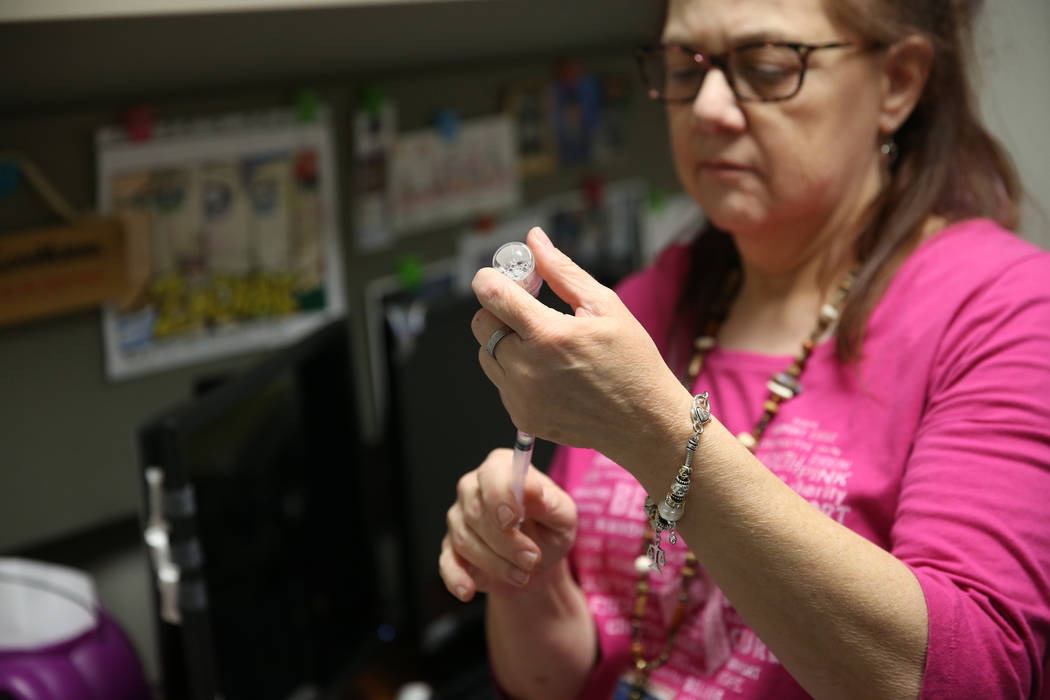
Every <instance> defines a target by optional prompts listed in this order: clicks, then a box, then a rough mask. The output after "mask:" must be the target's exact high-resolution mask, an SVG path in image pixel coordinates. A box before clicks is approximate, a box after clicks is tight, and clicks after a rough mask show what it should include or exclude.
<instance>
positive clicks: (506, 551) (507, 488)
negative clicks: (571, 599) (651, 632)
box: [438, 448, 576, 601]
mask: <svg viewBox="0 0 1050 700" xmlns="http://www.w3.org/2000/svg"><path fill="white" fill-rule="evenodd" d="M512 455H513V451H512V450H510V449H507V448H502V449H498V450H493V451H492V452H491V453H490V454H489V456H488V457H487V458H486V459H485V461H484V462H482V464H481V466H480V467H478V468H477V469H475V470H474V471H471V472H468V473H467V474H465V475H463V477H462V478H461V479H460V480H459V485H458V486H457V488H456V502H455V503H453V504H452V507H451V508H449V509H448V517H447V524H448V532H446V533H445V538H444V539H443V540H442V541H441V556H440V557H439V559H438V568H439V570H440V573H441V578H442V579H443V580H444V581H445V586H446V587H447V588H448V590H449V592H451V593H452V595H454V596H456V597H457V598H459V599H460V600H463V601H467V600H470V599H471V598H473V597H474V594H475V593H477V592H478V591H481V592H486V593H487V592H503V593H510V592H513V591H520V590H522V589H524V588H526V587H529V586H530V585H532V584H533V583H535V582H536V581H537V580H538V579H542V578H543V575H544V573H545V572H547V571H549V570H551V569H552V568H553V567H554V565H555V564H557V563H558V562H559V561H561V560H562V559H563V558H564V557H565V555H566V553H568V551H569V549H570V548H571V547H572V543H573V541H574V540H575V539H576V504H575V503H574V502H573V500H572V498H571V497H570V496H569V494H567V493H566V492H565V491H563V490H562V489H561V488H559V487H558V486H557V484H555V483H554V482H553V481H551V479H550V477H548V476H547V475H546V474H544V473H543V472H541V471H539V470H538V469H535V468H533V467H532V466H531V465H530V466H529V471H528V474H527V476H526V478H525V497H524V500H525V521H524V522H523V523H522V525H521V528H520V529H518V528H516V527H515V526H514V525H515V523H517V522H518V520H519V518H520V509H519V506H518V504H517V503H516V502H515V500H514V495H513V493H512V492H511V485H510V475H511V459H512Z"/></svg>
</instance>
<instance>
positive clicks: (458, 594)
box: [456, 586, 467, 600]
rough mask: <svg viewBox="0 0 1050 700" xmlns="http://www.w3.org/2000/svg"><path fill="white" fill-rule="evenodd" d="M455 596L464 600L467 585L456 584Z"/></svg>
mask: <svg viewBox="0 0 1050 700" xmlns="http://www.w3.org/2000/svg"><path fill="white" fill-rule="evenodd" d="M456 597H457V598H459V599H460V600H465V599H466V597H467V587H466V586H456Z"/></svg>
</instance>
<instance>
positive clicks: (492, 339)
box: [485, 326, 514, 361]
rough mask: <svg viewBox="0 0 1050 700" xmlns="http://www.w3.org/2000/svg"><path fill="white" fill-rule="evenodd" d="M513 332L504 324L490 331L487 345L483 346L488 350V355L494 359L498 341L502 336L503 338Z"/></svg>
mask: <svg viewBox="0 0 1050 700" xmlns="http://www.w3.org/2000/svg"><path fill="white" fill-rule="evenodd" d="M513 332H514V331H512V330H511V329H509V328H507V327H506V326H503V327H502V328H497V329H496V330H494V331H492V335H490V336H489V342H488V345H486V346H485V349H486V350H488V351H489V356H490V357H491V358H492V359H493V360H495V359H496V346H497V345H499V341H501V340H503V338H505V337H506V336H507V335H508V334H509V333H513ZM497 361H498V360H497Z"/></svg>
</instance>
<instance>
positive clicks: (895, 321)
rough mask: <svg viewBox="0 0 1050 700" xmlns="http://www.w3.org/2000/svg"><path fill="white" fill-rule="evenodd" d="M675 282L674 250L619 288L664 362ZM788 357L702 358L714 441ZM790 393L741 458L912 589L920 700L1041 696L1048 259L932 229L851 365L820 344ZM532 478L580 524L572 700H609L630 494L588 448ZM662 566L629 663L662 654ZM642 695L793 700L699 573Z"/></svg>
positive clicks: (753, 407)
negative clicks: (875, 555) (915, 592)
mask: <svg viewBox="0 0 1050 700" xmlns="http://www.w3.org/2000/svg"><path fill="white" fill-rule="evenodd" d="M687 265H688V251H687V250H686V249H685V248H684V247H681V246H679V247H673V248H670V249H668V250H667V251H665V253H664V254H663V255H662V256H661V257H660V258H659V259H658V260H657V262H656V263H655V265H654V266H652V267H650V268H649V269H647V270H645V271H643V272H641V273H639V274H637V275H635V276H633V277H631V278H629V279H628V280H626V281H625V282H624V283H623V284H622V285H621V286H620V288H619V293H620V295H621V298H622V299H623V300H624V302H625V303H626V304H627V306H628V307H629V308H630V309H631V311H632V312H633V313H634V314H635V316H636V317H637V318H638V320H639V321H640V322H641V323H642V325H643V326H645V328H646V330H648V332H649V333H650V335H651V336H652V337H653V339H654V340H655V341H656V342H657V344H658V345H659V346H660V348H661V350H662V351H663V352H664V354H665V356H666V353H667V348H666V347H665V343H666V335H667V330H668V326H669V324H670V322H671V318H672V314H673V311H674V308H675V301H676V298H677V295H678V291H679V289H680V286H681V284H682V280H683V276H684V274H685V271H686V267H687ZM790 359H791V358H789V357H771V356H765V355H757V354H753V353H748V352H740V351H729V350H722V349H718V348H716V349H715V350H713V351H712V352H711V353H710V354H709V356H708V358H707V360H706V362H705V367H704V370H703V372H702V373H701V374H700V376H699V377H698V380H697V385H696V387H694V391H695V392H699V391H710V393H711V404H712V407H713V410H714V412H715V415H717V416H718V418H719V420H721V421H722V423H724V424H725V425H726V427H727V428H729V429H730V430H731V431H733V432H734V433H735V432H739V431H741V430H745V429H750V428H751V427H752V426H754V424H755V422H756V421H757V419H758V418H759V416H760V415H761V411H762V403H763V400H764V399H765V396H766V391H767V390H766V388H765V385H766V382H767V381H768V379H769V377H770V376H771V375H772V374H774V373H776V372H780V371H783V370H784V369H785V368H786V367H787V366H788V364H789V363H790ZM802 386H803V389H802V392H801V393H800V394H799V395H798V396H797V397H796V398H795V399H793V400H791V401H789V402H787V403H786V404H784V405H783V407H782V409H781V411H780V413H779V415H777V417H776V418H774V419H773V421H772V423H771V424H770V427H769V428H768V430H767V431H766V433H765V436H764V437H763V439H762V442H761V444H760V445H759V447H758V451H757V456H758V458H759V459H760V460H761V461H762V463H763V464H765V465H766V466H767V467H768V468H769V469H770V470H772V471H773V472H774V473H775V474H777V476H779V477H780V478H781V479H783V480H784V481H785V482H786V483H787V484H789V485H790V486H791V487H792V488H793V489H794V490H795V491H796V492H798V493H799V494H801V495H802V496H803V497H804V498H806V499H807V500H809V501H810V502H811V503H812V504H813V505H815V506H816V507H817V508H819V509H820V510H821V511H822V512H824V513H825V514H827V515H828V517H831V518H834V519H836V520H838V521H839V522H841V523H843V524H845V525H846V526H847V527H849V528H850V529H852V530H854V531H856V532H858V533H860V534H861V535H863V536H864V537H866V538H868V539H869V540H871V541H873V542H875V543H877V544H878V545H879V546H881V547H884V548H885V549H887V550H889V551H890V552H892V553H893V554H894V555H895V556H897V557H898V558H899V559H900V560H901V561H903V562H904V563H906V564H907V565H908V566H909V567H911V568H912V570H913V571H914V572H915V574H916V576H917V577H918V580H919V582H920V584H921V585H922V589H923V592H924V593H925V596H926V602H927V605H928V607H929V651H928V655H927V661H926V672H925V676H924V679H923V689H922V695H923V697H929V698H934V697H936V698H996V697H1003V698H1020V697H1029V696H1034V697H1039V696H1038V695H1037V694H1038V693H1042V694H1043V695H1042V697H1050V691H1047V689H1046V688H1047V682H1048V681H1047V673H1048V671H1050V668H1048V665H1047V640H1048V639H1050V255H1048V254H1047V253H1045V252H1043V251H1041V250H1040V249H1038V248H1036V247H1035V246H1033V245H1031V244H1029V243H1026V242H1024V241H1022V240H1020V239H1018V238H1017V237H1015V236H1013V235H1012V234H1010V233H1008V232H1006V231H1003V230H1002V229H1000V228H999V227H998V226H997V225H996V224H994V223H993V222H990V221H985V220H973V221H967V222H962V223H959V224H956V225H953V226H951V227H949V228H947V229H946V230H944V231H943V232H941V233H940V234H938V235H937V236H935V237H933V238H931V239H929V240H927V241H925V242H924V243H923V244H922V245H921V246H920V247H919V248H918V249H917V250H916V251H915V252H914V253H913V254H912V255H911V256H910V257H909V258H908V259H907V260H906V261H905V263H904V264H903V265H902V266H901V268H900V269H899V271H898V272H897V274H896V276H895V277H894V279H893V281H892V283H891V285H890V287H889V288H888V289H887V291H886V293H885V294H884V296H883V298H882V299H881V301H880V302H879V304H878V306H877V307H876V308H875V310H874V312H873V314H872V315H871V317H870V321H869V324H868V332H867V335H866V337H865V342H864V346H863V358H862V360H861V361H860V363H859V365H854V366H849V367H844V366H842V365H841V364H840V363H839V362H838V361H837V359H836V357H835V352H834V344H833V343H832V342H828V343H824V344H822V345H820V346H818V347H817V348H816V349H815V350H814V352H813V354H812V356H811V358H810V361H809V364H808V366H807V367H806V370H805V372H804V374H803V376H802ZM676 466H677V465H668V475H669V477H668V478H669V479H670V478H671V476H670V475H671V474H672V473H673V471H674V469H675V467H676ZM551 475H552V476H553V477H554V478H555V479H556V480H557V481H558V482H559V483H561V484H562V485H563V486H564V487H565V489H566V490H567V491H568V492H569V493H570V494H571V495H572V497H573V498H574V500H575V501H576V504H577V506H578V509H579V534H578V538H577V541H576V545H575V547H574V549H573V551H572V553H571V555H570V557H571V563H572V567H573V570H574V572H575V574H576V576H577V577H578V580H579V582H580V585H581V586H582V588H583V590H584V592H585V594H586V596H587V600H588V603H589V606H590V609H591V612H592V614H593V615H594V619H595V623H596V625H597V629H598V634H599V643H600V646H601V658H600V660H599V662H598V665H597V666H596V668H595V669H594V672H593V674H592V677H591V680H590V683H589V685H588V687H587V689H586V691H585V692H584V694H583V697H584V698H588V699H590V698H602V699H605V698H610V697H614V695H616V687H617V686H618V681H619V680H620V679H621V677H622V676H623V675H624V674H625V673H627V672H628V671H629V669H630V667H631V666H632V662H631V654H630V633H631V628H630V619H631V613H632V610H633V608H634V604H635V603H634V589H635V583H636V581H637V575H636V573H635V566H634V561H635V559H636V557H638V555H639V554H641V553H642V552H643V546H644V544H643V540H642V537H643V530H644V526H645V520H644V515H643V513H642V502H643V500H644V498H645V493H644V491H643V490H642V488H641V486H640V485H639V484H638V482H637V481H635V479H634V478H633V477H632V476H631V475H630V474H628V473H627V472H626V471H624V470H623V469H621V468H620V467H619V466H617V465H616V464H613V463H612V462H611V461H609V460H608V459H606V458H605V457H604V456H602V455H601V454H598V453H596V452H593V451H589V450H582V449H575V448H560V449H559V452H558V454H557V455H556V457H555V461H554V463H553V464H552V466H551ZM669 483H670V482H669ZM658 496H662V494H659V495H658ZM687 507H688V504H687ZM665 548H667V549H668V552H667V561H668V566H667V567H666V568H665V569H664V573H663V574H659V575H654V576H652V577H651V579H650V581H651V583H650V585H651V586H652V589H653V592H652V593H650V596H649V603H648V605H647V607H646V612H645V622H644V625H643V628H642V640H643V642H644V647H645V656H646V657H647V658H652V657H655V656H657V655H658V654H659V653H660V652H661V651H662V650H663V648H664V642H665V640H666V638H667V630H668V629H669V626H670V618H671V616H672V614H673V612H674V608H675V605H676V603H677V597H678V593H679V590H680V586H681V583H680V581H681V576H680V571H681V566H682V562H683V560H684V556H685V547H684V545H683V544H682V541H681V540H680V541H679V544H678V545H676V546H670V547H667V545H666V544H665ZM701 564H702V562H701ZM768 585H770V586H776V585H777V581H776V580H770V581H768ZM828 663H835V660H834V659H833V658H831V659H828ZM621 689H622V685H621ZM649 692H650V693H651V694H652V696H653V697H658V698H663V697H678V698H704V699H705V700H708V699H713V698H802V697H807V695H806V693H805V691H803V690H802V688H801V687H800V686H799V685H798V684H797V683H796V682H795V681H794V679H792V678H791V676H790V675H789V674H788V673H787V671H785V670H784V668H783V667H782V666H781V665H780V664H779V663H778V662H777V659H776V658H775V657H774V656H773V654H772V653H771V652H770V651H769V650H768V649H766V647H765V646H764V645H763V644H762V642H761V640H759V639H758V638H757V636H756V635H755V634H754V633H753V632H752V631H751V630H750V629H749V628H748V626H747V625H746V624H745V623H744V622H743V620H742V619H741V618H740V616H739V615H738V614H737V613H736V611H735V610H734V609H733V607H732V605H731V603H730V602H729V601H728V600H726V598H725V596H724V595H723V594H722V593H721V591H719V590H718V589H717V588H716V587H715V586H714V585H713V584H712V583H711V582H710V579H708V578H707V577H706V576H704V575H699V576H697V577H696V578H695V579H694V580H693V581H692V582H691V585H690V587H689V599H688V607H687V612H686V618H685V622H684V623H683V624H682V627H681V629H680V631H679V634H678V640H677V643H676V646H675V647H674V651H673V653H672V654H671V656H670V659H669V661H668V662H667V663H666V664H665V665H664V666H663V667H661V668H660V669H658V670H657V671H655V672H654V673H653V675H652V678H651V682H650V691H649Z"/></svg>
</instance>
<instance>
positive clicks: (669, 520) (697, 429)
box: [645, 391, 711, 573]
mask: <svg viewBox="0 0 1050 700" xmlns="http://www.w3.org/2000/svg"><path fill="white" fill-rule="evenodd" d="M689 415H690V417H691V418H692V419H693V436H692V437H691V438H689V441H688V442H687V443H686V444H685V464H683V465H682V467H681V469H679V470H678V475H677V476H676V477H675V480H674V483H673V484H671V490H670V492H668V494H667V495H666V496H665V497H664V500H662V501H660V505H659V506H657V505H656V503H654V502H653V499H652V497H650V496H648V495H647V496H646V497H645V515H646V516H647V517H648V518H649V522H650V523H651V524H652V527H653V542H652V544H650V545H649V549H648V550H647V552H646V554H647V555H648V557H649V568H650V569H655V570H656V571H657V572H658V573H659V572H660V570H661V569H662V568H663V566H664V565H665V564H666V563H667V558H666V556H665V553H664V550H663V547H661V546H660V541H661V535H662V533H663V532H664V531H665V530H666V531H667V533H668V537H667V539H668V541H669V542H670V543H671V544H676V543H677V542H678V521H679V520H680V519H681V518H682V515H684V514H685V497H686V495H687V494H688V493H689V486H690V483H691V481H690V479H691V477H692V474H693V468H692V463H693V453H694V452H696V448H697V446H699V445H700V436H701V435H703V434H704V426H705V425H707V424H708V423H709V422H711V404H710V403H709V402H708V400H707V392H706V391H705V392H704V393H702V394H697V395H696V396H694V397H693V409H692V410H691V411H690V412H689Z"/></svg>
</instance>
